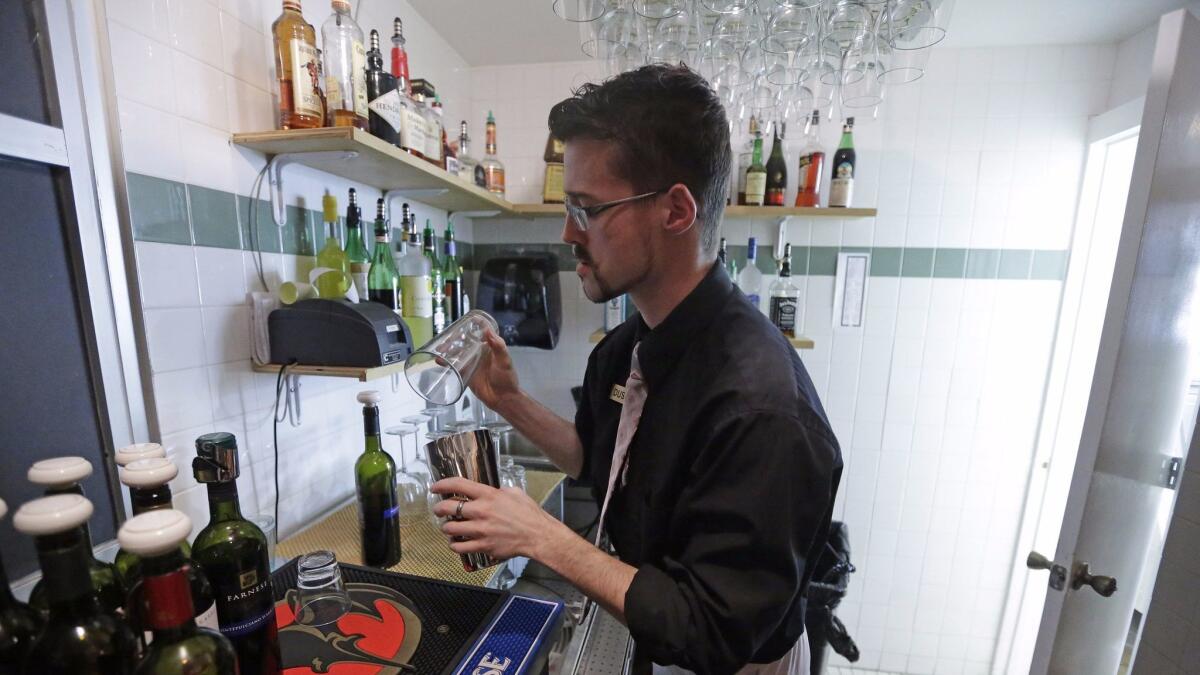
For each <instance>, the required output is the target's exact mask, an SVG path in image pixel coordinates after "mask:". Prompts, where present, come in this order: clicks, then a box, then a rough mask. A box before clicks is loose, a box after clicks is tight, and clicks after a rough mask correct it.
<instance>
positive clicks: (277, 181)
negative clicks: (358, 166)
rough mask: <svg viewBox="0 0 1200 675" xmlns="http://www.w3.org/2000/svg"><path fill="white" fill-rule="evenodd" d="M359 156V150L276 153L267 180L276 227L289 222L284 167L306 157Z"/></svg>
mask: <svg viewBox="0 0 1200 675" xmlns="http://www.w3.org/2000/svg"><path fill="white" fill-rule="evenodd" d="M355 157H358V151H357V150H321V151H316V152H285V153H282V154H279V155H275V156H274V157H272V158H271V161H270V163H268V164H267V180H268V181H269V182H270V184H271V217H272V218H273V219H274V220H275V226H276V227H283V226H284V225H286V224H287V204H286V203H284V201H283V167H285V166H287V165H288V164H291V163H292V162H295V161H299V160H300V159H301V158H305V159H318V160H321V159H328V160H341V161H343V162H347V161H350V160H352V159H354V158H355Z"/></svg>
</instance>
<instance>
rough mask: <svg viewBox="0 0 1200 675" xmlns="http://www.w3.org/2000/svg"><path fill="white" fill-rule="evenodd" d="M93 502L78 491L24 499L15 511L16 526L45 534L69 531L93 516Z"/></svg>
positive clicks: (19, 528)
mask: <svg viewBox="0 0 1200 675" xmlns="http://www.w3.org/2000/svg"><path fill="white" fill-rule="evenodd" d="M92 510H93V507H92V502H90V501H88V498H87V497H84V496H83V495H76V494H65V495H53V496H50V497H41V498H39V499H35V500H33V501H31V502H25V503H24V504H22V505H21V508H19V509H17V512H16V513H15V514H14V515H13V527H15V528H17V531H18V532H20V533H22V534H28V535H31V536H35V537H38V536H42V535H47V534H58V533H59V532H66V531H67V530H70V529H71V528H75V527H79V526H80V525H83V524H84V523H86V522H87V521H88V519H89V518H91V517H92Z"/></svg>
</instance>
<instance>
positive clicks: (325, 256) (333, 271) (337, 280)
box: [317, 190, 350, 299]
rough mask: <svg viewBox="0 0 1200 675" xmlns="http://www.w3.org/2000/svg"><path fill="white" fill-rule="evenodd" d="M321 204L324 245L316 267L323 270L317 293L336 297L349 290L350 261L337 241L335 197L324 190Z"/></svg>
mask: <svg viewBox="0 0 1200 675" xmlns="http://www.w3.org/2000/svg"><path fill="white" fill-rule="evenodd" d="M321 206H322V207H323V208H322V210H323V211H324V214H325V216H324V217H325V245H324V246H323V247H322V248H321V251H320V252H319V253H317V268H318V269H321V270H322V272H323V274H321V275H320V276H318V277H317V295H319V296H320V297H322V298H330V299H337V298H341V297H343V296H345V295H346V291H348V290H350V261H349V260H347V259H346V252H345V251H343V250H342V243H341V242H340V241H338V225H337V197H334V196H333V195H331V194H329V191H328V190H326V191H325V196H324V197H322V198H321Z"/></svg>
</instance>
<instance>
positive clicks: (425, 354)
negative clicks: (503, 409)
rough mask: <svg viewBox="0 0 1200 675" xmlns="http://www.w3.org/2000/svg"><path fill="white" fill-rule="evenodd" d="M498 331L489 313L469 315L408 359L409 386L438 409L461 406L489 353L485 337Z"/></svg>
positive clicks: (473, 312)
mask: <svg viewBox="0 0 1200 675" xmlns="http://www.w3.org/2000/svg"><path fill="white" fill-rule="evenodd" d="M498 329H499V326H498V325H497V323H496V320H495V319H493V318H492V317H491V316H490V315H488V313H487V312H484V311H482V310H478V309H473V310H471V311H469V312H467V313H466V314H464V315H463V317H462V318H460V319H459V320H458V321H455V322H454V323H452V324H450V326H449V327H447V328H446V330H444V331H442V332H441V333H440V334H438V335H437V337H435V338H433V339H432V340H430V341H429V342H427V343H425V345H424V346H423V347H421V349H419V350H417V351H415V352H413V354H412V355H411V356H409V357H408V361H406V362H405V364H404V375H405V376H406V377H407V378H408V383H409V385H411V386H412V388H413V390H414V391H416V392H417V394H418V395H419V396H420V397H421V398H423V399H425V400H426V401H429V402H430V403H433V404H434V405H452V404H454V403H456V402H458V400H459V399H460V398H462V395H463V392H465V391H466V390H467V383H468V382H470V381H471V376H473V375H474V374H475V369H476V368H478V367H479V362H480V360H481V359H482V357H483V353H484V350H486V349H487V343H485V342H484V341H483V336H484V333H485V332H486V331H488V330H491V331H492V332H495V331H496V330H498Z"/></svg>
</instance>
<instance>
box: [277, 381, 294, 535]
mask: <svg viewBox="0 0 1200 675" xmlns="http://www.w3.org/2000/svg"><path fill="white" fill-rule="evenodd" d="M294 365H296V361H295V359H293V360H292V362H291V363H288V364H285V365H283V366H282V367H280V369H279V374H278V375H276V376H275V410H274V413H273V414H272V415H271V445H272V450H274V454H275V471H274V475H275V538H276V539H278V538H279V396H280V394H282V393H283V387H284V384H283V382H284V378H285V377H286V375H287V369H288V368H290V367H292V366H294Z"/></svg>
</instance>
